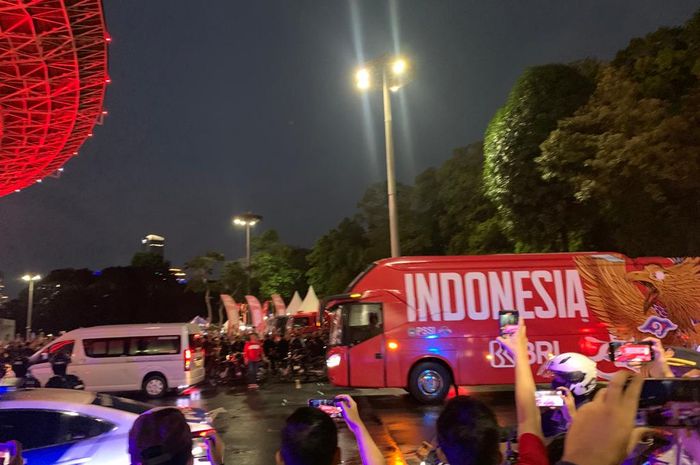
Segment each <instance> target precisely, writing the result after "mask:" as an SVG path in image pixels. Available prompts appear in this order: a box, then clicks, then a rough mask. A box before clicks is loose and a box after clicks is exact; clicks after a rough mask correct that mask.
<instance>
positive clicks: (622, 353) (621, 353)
mask: <svg viewBox="0 0 700 465" xmlns="http://www.w3.org/2000/svg"><path fill="white" fill-rule="evenodd" d="M609 355H610V361H612V362H651V361H652V360H654V351H653V350H652V343H651V342H611V343H610V353H609Z"/></svg>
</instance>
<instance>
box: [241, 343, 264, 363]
mask: <svg viewBox="0 0 700 465" xmlns="http://www.w3.org/2000/svg"><path fill="white" fill-rule="evenodd" d="M262 356H263V348H262V344H261V343H260V341H256V342H252V341H248V342H246V343H245V347H244V348H243V357H245V359H246V360H247V361H248V362H259V361H261V360H262Z"/></svg>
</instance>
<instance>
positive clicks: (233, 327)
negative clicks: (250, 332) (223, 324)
mask: <svg viewBox="0 0 700 465" xmlns="http://www.w3.org/2000/svg"><path fill="white" fill-rule="evenodd" d="M221 302H223V304H224V308H225V309H226V317H227V318H228V332H227V336H229V337H231V336H233V335H234V334H238V323H239V321H240V318H239V316H238V315H239V309H240V305H238V304H237V303H236V301H235V300H234V299H233V297H231V296H230V295H228V294H221Z"/></svg>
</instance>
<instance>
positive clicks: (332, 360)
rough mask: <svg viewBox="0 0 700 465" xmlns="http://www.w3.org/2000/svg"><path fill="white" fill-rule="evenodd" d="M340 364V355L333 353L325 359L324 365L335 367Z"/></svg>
mask: <svg viewBox="0 0 700 465" xmlns="http://www.w3.org/2000/svg"><path fill="white" fill-rule="evenodd" d="M338 365H340V355H338V354H333V355H331V356H330V357H328V358H327V359H326V366H327V367H328V368H335V367H337V366H338Z"/></svg>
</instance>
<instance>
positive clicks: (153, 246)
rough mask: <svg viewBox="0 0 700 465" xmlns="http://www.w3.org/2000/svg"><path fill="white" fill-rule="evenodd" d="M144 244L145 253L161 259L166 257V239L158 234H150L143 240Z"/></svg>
mask: <svg viewBox="0 0 700 465" xmlns="http://www.w3.org/2000/svg"><path fill="white" fill-rule="evenodd" d="M141 244H143V252H146V253H154V254H157V255H160V256H161V257H162V256H164V255H165V253H164V252H165V250H164V249H165V238H164V237H163V236H158V235H156V234H149V235H148V236H146V237H144V238H143V239H141Z"/></svg>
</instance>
